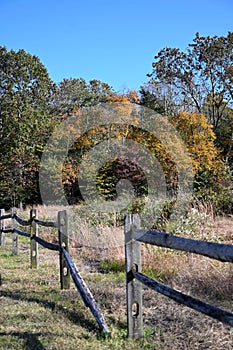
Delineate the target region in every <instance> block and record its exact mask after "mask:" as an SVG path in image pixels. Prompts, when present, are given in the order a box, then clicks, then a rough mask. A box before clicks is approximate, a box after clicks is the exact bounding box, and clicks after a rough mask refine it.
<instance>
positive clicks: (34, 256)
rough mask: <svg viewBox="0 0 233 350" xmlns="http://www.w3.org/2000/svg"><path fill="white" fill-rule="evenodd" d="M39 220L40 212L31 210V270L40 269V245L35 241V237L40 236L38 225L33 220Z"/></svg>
mask: <svg viewBox="0 0 233 350" xmlns="http://www.w3.org/2000/svg"><path fill="white" fill-rule="evenodd" d="M37 218H38V210H37V209H35V208H33V209H31V210H30V221H31V242H30V260H31V268H32V269H33V268H37V267H38V243H37V242H36V241H35V240H34V239H33V236H38V225H37V223H36V222H35V221H34V220H33V219H37Z"/></svg>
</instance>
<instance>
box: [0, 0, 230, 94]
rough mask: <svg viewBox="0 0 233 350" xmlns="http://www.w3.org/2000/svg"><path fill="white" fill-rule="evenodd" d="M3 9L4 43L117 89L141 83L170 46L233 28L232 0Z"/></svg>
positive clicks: (42, 0) (67, 2) (107, 0)
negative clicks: (160, 54) (158, 54)
mask: <svg viewBox="0 0 233 350" xmlns="http://www.w3.org/2000/svg"><path fill="white" fill-rule="evenodd" d="M0 14H1V24H0V45H1V46H4V45H5V46H6V47H7V48H8V49H14V50H18V49H20V48H22V49H24V50H26V51H27V52H30V53H31V54H35V55H37V56H38V57H39V58H40V60H41V62H42V63H43V64H44V65H45V67H46V68H47V70H48V72H49V75H50V77H51V79H53V80H54V81H55V82H59V81H61V80H63V79H64V78H70V77H72V78H79V77H83V78H84V79H85V80H87V81H89V80H90V79H99V80H101V81H104V82H107V83H109V84H110V85H111V86H112V87H113V88H114V89H115V90H116V91H120V90H123V89H127V88H130V89H136V90H138V89H139V87H140V86H141V85H142V84H143V83H144V82H146V81H147V77H146V74H147V73H150V72H151V64H152V62H153V58H154V56H155V55H156V53H157V52H158V51H159V50H160V49H162V48H163V47H165V46H169V47H179V48H180V49H182V50H185V49H186V47H187V45H188V44H189V43H191V42H192V39H193V38H194V36H195V33H196V32H199V33H200V34H201V35H204V36H207V35H210V36H213V35H218V36H221V35H223V36H225V35H227V32H228V31H233V1H232V0H195V1H189V0H177V1H172V0H167V1H166V0H158V1H156V0H140V1H139V0H134V1H133V0H117V1H116V0H115V1H111V0H96V1H95V0H82V1H81V0H76V1H75V0H0Z"/></svg>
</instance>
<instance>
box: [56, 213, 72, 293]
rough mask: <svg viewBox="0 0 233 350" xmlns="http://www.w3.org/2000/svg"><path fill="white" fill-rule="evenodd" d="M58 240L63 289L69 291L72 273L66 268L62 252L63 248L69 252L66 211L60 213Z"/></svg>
mask: <svg viewBox="0 0 233 350" xmlns="http://www.w3.org/2000/svg"><path fill="white" fill-rule="evenodd" d="M58 240H59V246H60V251H59V258H60V283H61V289H69V288H70V272H69V270H68V268H67V266H66V260H65V257H64V254H63V252H62V248H65V250H66V251H67V252H69V235H68V215H67V211H66V210H63V211H59V212H58Z"/></svg>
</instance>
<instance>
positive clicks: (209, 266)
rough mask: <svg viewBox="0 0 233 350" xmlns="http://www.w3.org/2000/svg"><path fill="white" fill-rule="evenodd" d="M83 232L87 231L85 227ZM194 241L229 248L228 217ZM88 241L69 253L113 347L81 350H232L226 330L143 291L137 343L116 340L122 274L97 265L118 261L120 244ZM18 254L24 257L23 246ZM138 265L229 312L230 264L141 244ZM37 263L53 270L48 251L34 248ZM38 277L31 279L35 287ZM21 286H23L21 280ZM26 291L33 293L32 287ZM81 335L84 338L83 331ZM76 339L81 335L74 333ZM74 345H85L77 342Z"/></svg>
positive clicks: (232, 296) (52, 235) (122, 309)
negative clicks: (142, 335) (142, 330)
mask: <svg viewBox="0 0 233 350" xmlns="http://www.w3.org/2000/svg"><path fill="white" fill-rule="evenodd" d="M58 209H59V210H60V209H61V208H52V209H50V212H49V213H48V211H46V210H45V209H43V208H40V212H39V213H40V214H39V216H40V217H43V218H48V219H51V218H54V217H55V216H56V211H57V210H58ZM43 210H44V212H43ZM52 214H53V215H52ZM102 229H103V227H102ZM122 229H123V228H118V230H121V232H120V231H119V232H118V234H122V236H123V230H122ZM83 230H86V231H88V229H87V228H85V227H84V228H83ZM105 233H106V235H107V236H108V237H109V238H110V239H111V237H112V235H114V229H113V228H108V229H107V230H106V232H105ZM43 234H44V237H45V238H46V239H50V240H51V241H55V240H56V232H55V231H52V230H50V231H48V232H47V233H46V232H45V231H44V233H43ZM87 237H88V236H87ZM196 238H198V239H205V240H211V241H220V242H224V243H228V244H233V227H232V218H226V217H217V218H213V217H212V218H209V220H207V221H206V223H205V225H204V226H203V229H202V230H201V232H199V234H198V233H197V237H196ZM89 239H90V241H88V240H87V242H86V243H87V244H86V246H82V245H80V243H79V242H77V240H73V242H71V249H70V252H71V255H72V257H73V258H74V260H75V262H76V265H77V267H78V269H79V271H80V272H81V274H82V275H83V277H84V278H85V280H86V281H87V283H88V285H89V287H90V289H91V291H92V292H93V294H94V296H95V298H96V300H97V302H98V303H99V305H100V307H101V309H102V310H103V312H104V314H105V315H106V319H107V323H108V324H109V325H111V327H112V329H113V333H114V332H115V333H114V334H115V335H114V337H113V338H114V341H115V344H114V342H113V343H112V344H108V343H106V342H102V343H95V342H89V345H85V346H86V347H85V346H84V345H82V346H83V349H113V348H114V347H115V348H116V349H118V348H119V349H120V348H122V349H128V350H129V349H130V350H131V349H144V348H145V349H150V350H153V349H154V350H160V349H169V350H178V349H179V350H195V349H198V350H202V349H203V350H204V349H211V350H223V349H224V350H230V349H232V348H233V328H232V327H230V326H227V325H224V324H222V323H220V322H218V321H215V320H213V319H211V318H209V317H207V316H204V315H202V314H199V313H197V312H196V311H193V310H190V309H189V308H187V307H184V306H181V305H179V304H177V303H175V302H174V301H172V300H169V299H168V298H166V297H164V296H162V295H160V294H157V293H156V292H154V291H152V290H150V289H148V288H146V287H144V288H143V319H144V325H145V331H146V337H145V339H144V340H143V341H141V342H140V343H138V342H130V343H127V342H125V341H122V340H121V341H119V334H116V333H117V332H116V328H117V329H121V330H123V331H124V332H125V329H126V328H125V327H126V326H125V322H126V300H125V299H126V298H125V276H124V273H120V272H119V273H109V274H105V273H102V272H101V268H100V263H101V261H103V260H104V259H109V260H120V261H124V246H119V245H118V246H117V247H115V248H113V247H110V248H109V249H106V248H98V249H97V248H94V247H93V244H92V243H93V242H92V239H93V236H89ZM90 243H91V244H90ZM23 252H24V253H25V246H24V250H23V251H22V253H23ZM142 261H143V269H144V271H145V272H146V273H147V274H150V273H151V274H152V277H154V276H157V277H158V279H160V280H162V281H163V282H164V283H166V284H168V285H170V286H173V287H174V288H176V289H178V290H181V291H182V292H185V293H187V294H190V295H192V296H194V297H196V298H198V299H201V300H204V301H206V302H209V303H212V304H214V305H216V306H219V307H222V308H225V309H227V310H229V311H231V312H232V311H233V282H232V281H233V266H232V264H230V263H221V262H218V261H215V260H213V259H208V258H206V257H202V256H198V255H195V254H186V253H182V252H175V251H172V250H169V249H163V248H156V247H151V246H147V245H143V249H142ZM40 263H41V264H42V265H44V266H47V265H48V266H49V265H51V266H52V265H53V266H56V268H57V269H58V257H57V253H53V252H49V253H48V252H47V251H46V250H45V249H40ZM19 274H20V272H19ZM40 278H41V277H38V278H37V283H38V281H39V279H40ZM41 283H44V282H43V281H42V282H41ZM46 283H47V284H48V285H50V286H54V283H57V276H55V275H54V274H52V275H51V277H47V279H46ZM26 284H27V282H25V285H26ZM11 288H12V290H14V289H17V288H19V281H18V282H17V280H15V283H14V284H13V285H12V286H11ZM32 288H33V290H34V293H36V289H35V288H36V287H35V285H33V286H32ZM38 288H40V287H38ZM53 288H54V287H53ZM67 293H68V292H67ZM73 293H74V289H73V287H72V290H71V292H70V294H69V297H70V298H71V299H72V298H76V296H74V294H73ZM64 295H65V294H64ZM67 295H68V294H67ZM89 317H90V316H89ZM83 327H85V324H84V325H83ZM114 327H116V328H114ZM72 329H73V328H72ZM11 331H12V332H14V327H11ZM83 333H84V334H85V337H86V338H88V333H87V332H83ZM69 336H71V335H69ZM78 337H79V336H78V335H77V334H75V338H76V343H75V344H79V343H78V340H77V339H78ZM92 337H93V335H92ZM81 338H82V334H80V339H81ZM81 340H82V339H81ZM81 340H80V342H81ZM82 341H83V340H82ZM53 342H54V343H51V344H55V340H54V339H53ZM80 344H85V343H84V342H81V343H80ZM0 345H1V344H0ZM0 348H1V346H0ZM44 348H45V349H47V348H48V349H56V348H57V347H56V346H55V345H54V347H53V345H50V346H48V347H46V346H45V347H44ZM61 349H62V347H61ZM64 349H65V347H64Z"/></svg>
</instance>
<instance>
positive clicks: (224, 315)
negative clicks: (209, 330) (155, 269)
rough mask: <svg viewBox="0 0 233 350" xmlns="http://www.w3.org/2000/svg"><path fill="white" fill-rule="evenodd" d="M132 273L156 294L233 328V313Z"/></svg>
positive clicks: (144, 276) (142, 275) (137, 273)
mask: <svg viewBox="0 0 233 350" xmlns="http://www.w3.org/2000/svg"><path fill="white" fill-rule="evenodd" d="M132 273H133V276H134V277H135V278H136V279H137V280H138V281H140V282H141V283H142V284H144V285H145V286H147V287H149V288H151V289H153V290H155V291H156V292H158V293H160V294H163V295H165V296H167V297H168V298H170V299H173V300H175V301H176V302H178V303H180V304H182V305H185V306H188V307H190V308H191V309H194V310H196V311H199V312H201V313H203V314H205V315H207V316H210V317H212V318H215V319H216V320H218V321H221V322H223V323H226V324H229V325H231V326H233V313H231V312H228V311H226V310H223V309H221V308H219V307H217V306H214V305H210V304H208V303H205V302H203V301H201V300H198V299H195V298H193V297H191V296H189V295H187V294H184V293H182V292H180V291H178V290H176V289H173V288H171V287H169V286H167V285H165V284H163V283H160V282H158V281H156V280H154V279H152V278H150V277H148V276H146V275H144V274H142V273H140V272H136V271H133V272H132Z"/></svg>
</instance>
